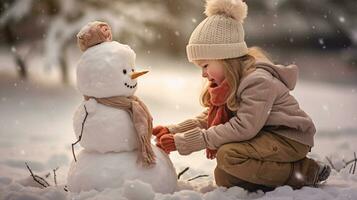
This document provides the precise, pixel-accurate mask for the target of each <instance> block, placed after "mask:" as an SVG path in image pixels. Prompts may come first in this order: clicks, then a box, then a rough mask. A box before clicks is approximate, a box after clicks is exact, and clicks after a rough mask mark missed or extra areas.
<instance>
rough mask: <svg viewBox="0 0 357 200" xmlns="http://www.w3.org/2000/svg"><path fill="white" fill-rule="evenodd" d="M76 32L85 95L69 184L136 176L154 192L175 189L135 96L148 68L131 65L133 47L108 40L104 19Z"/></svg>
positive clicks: (105, 184)
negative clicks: (143, 68) (152, 142)
mask: <svg viewBox="0 0 357 200" xmlns="http://www.w3.org/2000/svg"><path fill="white" fill-rule="evenodd" d="M77 37H78V44H79V47H80V49H81V50H82V51H84V53H83V54H82V56H81V58H80V60H79V62H78V65H77V87H78V90H79V91H80V92H81V94H83V96H84V97H85V100H84V101H83V102H82V104H81V105H80V106H79V107H78V109H77V111H76V112H75V114H74V117H73V126H74V132H75V135H76V137H77V139H78V140H77V142H79V144H80V145H81V146H82V147H83V150H81V151H80V153H78V155H77V156H75V157H74V158H75V160H74V161H73V162H72V163H71V166H70V169H69V172H68V177H67V186H68V189H69V190H70V191H71V192H80V191H88V190H92V189H95V190H98V191H102V190H104V189H106V188H118V187H121V186H122V185H123V183H124V182H125V181H126V180H135V179H137V180H140V181H142V182H145V183H148V184H150V185H151V186H152V188H153V190H154V191H155V192H160V193H172V192H174V190H175V188H176V184H177V178H176V177H177V176H176V172H175V169H174V167H173V165H172V163H171V161H170V159H169V157H168V156H167V155H166V154H165V153H164V152H163V151H162V150H160V149H159V148H157V147H156V146H154V145H152V144H151V143H150V137H151V130H152V118H151V116H150V113H149V111H148V109H147V108H146V106H145V104H144V103H143V102H141V101H140V99H139V98H137V97H135V96H134V93H135V91H136V89H137V86H138V83H137V78H138V77H139V76H141V75H143V74H145V73H146V71H144V72H136V71H135V52H134V51H133V50H132V49H131V48H130V47H129V46H127V45H123V44H120V43H118V42H116V41H112V34H111V30H110V27H109V26H108V25H107V24H106V23H104V22H97V21H95V22H91V23H89V24H87V25H86V26H84V27H83V28H82V29H81V31H80V32H79V33H78V35H77ZM77 142H76V143H77ZM74 155H75V154H74ZM163 177H165V178H164V179H163Z"/></svg>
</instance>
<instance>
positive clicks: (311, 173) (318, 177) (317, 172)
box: [286, 158, 331, 189]
mask: <svg viewBox="0 0 357 200" xmlns="http://www.w3.org/2000/svg"><path fill="white" fill-rule="evenodd" d="M330 173H331V168H330V166H328V165H326V164H324V163H322V162H316V161H315V160H313V159H310V158H304V159H302V160H300V161H297V162H294V163H292V167H291V172H290V175H289V178H288V180H287V182H286V185H289V186H291V187H292V188H294V189H300V188H302V187H303V186H312V187H317V185H318V184H319V183H321V182H323V181H325V180H327V178H328V177H329V176H330Z"/></svg>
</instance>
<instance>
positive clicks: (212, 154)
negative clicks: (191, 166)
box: [206, 148, 217, 160]
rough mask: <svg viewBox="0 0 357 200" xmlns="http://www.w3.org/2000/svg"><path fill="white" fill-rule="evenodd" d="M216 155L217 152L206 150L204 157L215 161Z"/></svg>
mask: <svg viewBox="0 0 357 200" xmlns="http://www.w3.org/2000/svg"><path fill="white" fill-rule="evenodd" d="M216 154H217V150H213V149H208V148H206V157H207V158H208V159H211V160H212V159H215V158H216Z"/></svg>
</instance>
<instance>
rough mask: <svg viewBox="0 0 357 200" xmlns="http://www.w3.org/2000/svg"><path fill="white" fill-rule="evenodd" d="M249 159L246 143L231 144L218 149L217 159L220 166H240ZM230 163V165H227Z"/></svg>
mask: <svg viewBox="0 0 357 200" xmlns="http://www.w3.org/2000/svg"><path fill="white" fill-rule="evenodd" d="M248 158H249V153H248V152H247V149H246V147H245V145H244V143H239V142H238V143H229V144H224V145H222V146H220V147H219V148H218V151H217V154H216V159H217V164H218V165H226V164H238V163H239V162H240V161H242V160H243V161H244V160H246V159H248ZM227 162H228V163H227Z"/></svg>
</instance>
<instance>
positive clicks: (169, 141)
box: [160, 133, 176, 154]
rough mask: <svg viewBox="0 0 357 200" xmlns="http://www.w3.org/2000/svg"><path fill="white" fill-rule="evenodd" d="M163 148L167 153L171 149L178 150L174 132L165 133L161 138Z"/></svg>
mask: <svg viewBox="0 0 357 200" xmlns="http://www.w3.org/2000/svg"><path fill="white" fill-rule="evenodd" d="M160 145H161V147H160V148H161V149H163V150H164V151H165V152H166V153H167V154H169V153H170V152H171V151H176V145H175V140H174V135H173V134H171V133H170V134H165V135H163V136H162V137H161V138H160Z"/></svg>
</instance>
